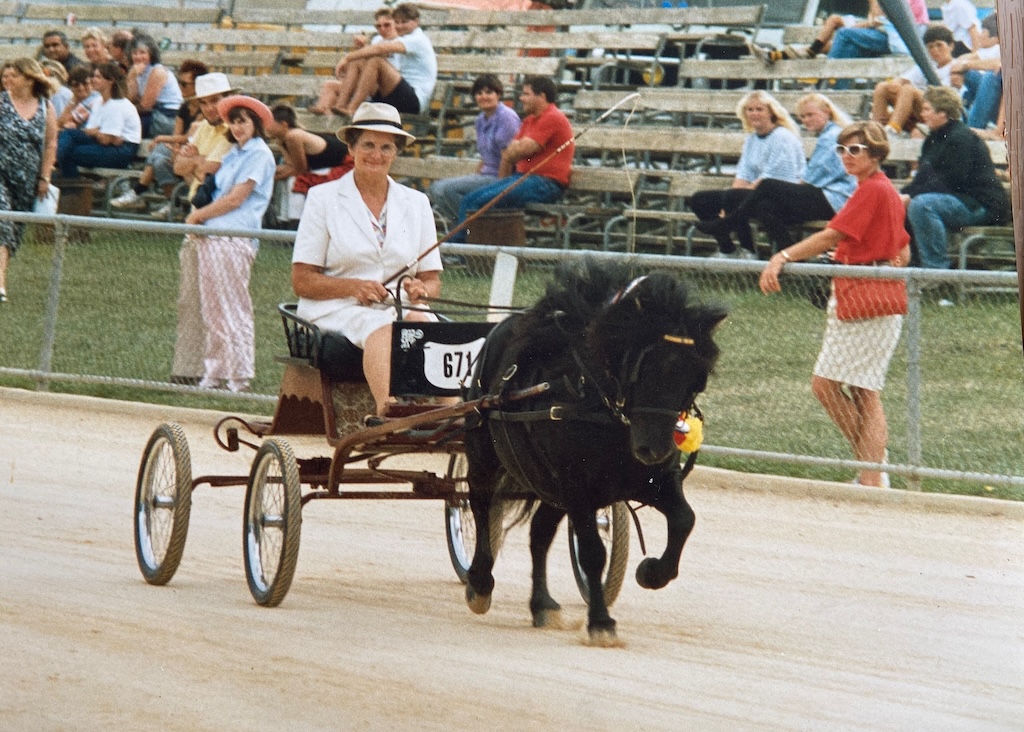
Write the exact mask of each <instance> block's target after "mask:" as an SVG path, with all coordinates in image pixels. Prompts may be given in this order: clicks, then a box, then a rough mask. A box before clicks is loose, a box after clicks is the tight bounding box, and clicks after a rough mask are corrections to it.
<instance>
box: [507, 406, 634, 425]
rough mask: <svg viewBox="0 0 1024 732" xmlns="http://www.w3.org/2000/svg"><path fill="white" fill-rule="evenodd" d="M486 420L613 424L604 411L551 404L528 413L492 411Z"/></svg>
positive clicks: (616, 420)
mask: <svg viewBox="0 0 1024 732" xmlns="http://www.w3.org/2000/svg"><path fill="white" fill-rule="evenodd" d="M487 418H488V419H493V420H496V421H498V422H542V421H551V422H561V421H564V420H572V421H574V422H595V423H598V424H615V423H616V422H618V421H619V420H618V419H614V418H613V417H612V415H611V414H609V413H607V412H604V411H593V410H592V409H591V410H587V411H583V410H580V409H579V408H578V407H577V406H576V405H575V404H552V405H551V406H550V407H549V408H547V409H535V410H531V411H528V412H502V411H500V410H494V411H491V412H488V413H487Z"/></svg>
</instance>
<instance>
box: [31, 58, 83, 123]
mask: <svg viewBox="0 0 1024 732" xmlns="http://www.w3.org/2000/svg"><path fill="white" fill-rule="evenodd" d="M39 66H40V67H42V69H43V73H44V74H46V76H47V78H49V79H50V81H52V82H53V87H54V92H53V94H51V95H50V103H51V104H52V105H53V111H54V113H56V114H57V115H60V113H61V112H63V111H64V108H65V107H67V106H68V104H70V103H71V99H72V98H73V97H74V94H72V93H71V89H70V88H68V72H67V70H66V69H65V68H64V66H63V65H61V64H59V63H57V62H56V61H51V60H50V59H48V58H44V59H43V60H42V61H40V62H39ZM79 68H81V67H79Z"/></svg>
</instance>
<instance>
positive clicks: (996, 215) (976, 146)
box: [902, 86, 1010, 269]
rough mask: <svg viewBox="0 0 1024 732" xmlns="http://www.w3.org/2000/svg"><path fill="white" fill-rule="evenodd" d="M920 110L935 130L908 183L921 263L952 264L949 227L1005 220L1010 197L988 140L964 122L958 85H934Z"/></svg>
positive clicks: (910, 218)
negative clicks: (1000, 178) (991, 153)
mask: <svg viewBox="0 0 1024 732" xmlns="http://www.w3.org/2000/svg"><path fill="white" fill-rule="evenodd" d="M921 115H922V117H923V118H924V122H925V124H926V125H928V128H929V129H930V130H931V132H930V133H929V134H928V137H927V138H925V141H924V144H923V145H922V146H921V157H920V159H919V160H918V165H917V173H916V174H915V175H914V178H913V180H912V181H911V182H910V184H909V185H907V186H906V187H905V188H904V189H903V196H902V198H903V203H904V205H906V206H907V221H908V222H909V223H910V228H911V233H912V235H913V241H914V253H915V258H916V263H917V264H919V265H920V266H922V267H929V268H934V269H946V268H948V267H949V254H948V246H949V244H948V232H950V231H956V230H958V229H960V228H962V227H964V226H990V225H1000V224H1003V223H1005V222H1006V221H1008V220H1009V217H1010V201H1009V198H1008V196H1007V194H1006V189H1005V188H1004V187H1003V184H1002V183H1001V182H1000V180H999V178H998V177H997V176H996V172H995V167H994V166H993V164H992V157H991V155H989V151H988V146H987V145H985V142H984V141H983V140H982V139H981V138H979V137H978V136H977V135H976V134H974V132H972V131H971V129H970V128H969V127H968V126H967V125H965V124H964V123H963V122H961V121H960V120H961V118H962V116H963V105H962V104H961V102H960V95H959V94H957V92H956V90H955V89H951V88H949V87H942V86H933V87H929V88H928V90H927V91H926V92H925V93H924V104H923V106H922V110H921Z"/></svg>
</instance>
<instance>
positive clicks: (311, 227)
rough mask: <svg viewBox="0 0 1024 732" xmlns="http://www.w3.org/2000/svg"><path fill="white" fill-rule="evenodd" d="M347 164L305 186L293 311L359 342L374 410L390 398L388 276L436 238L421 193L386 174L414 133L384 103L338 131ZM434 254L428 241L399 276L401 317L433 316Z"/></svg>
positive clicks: (437, 267) (393, 314)
mask: <svg viewBox="0 0 1024 732" xmlns="http://www.w3.org/2000/svg"><path fill="white" fill-rule="evenodd" d="M338 137H339V138H340V139H341V140H342V141H343V142H345V143H346V144H347V145H348V148H349V151H350V152H351V154H352V157H353V160H354V161H355V167H354V168H353V169H352V170H351V171H350V172H349V173H347V174H346V175H344V176H343V177H341V178H339V179H338V180H335V181H331V182H329V183H324V184H322V185H319V186H315V187H314V188H311V189H310V191H309V195H308V198H307V200H306V207H305V209H304V210H303V213H302V219H301V221H300V222H299V229H298V233H297V234H296V238H295V252H294V254H293V256H292V287H293V288H294V290H295V294H296V295H298V296H299V305H298V310H297V315H298V316H299V317H300V318H304V319H305V320H308V321H310V322H312V323H314V324H315V325H317V326H318V327H319V328H320V329H321V330H324V331H333V332H336V333H340V334H341V335H343V336H345V337H346V338H348V340H350V341H351V342H352V343H353V344H354V345H356V346H358V347H359V348H362V349H363V373H364V375H365V376H366V381H367V383H368V384H369V387H370V391H371V392H372V394H373V398H374V401H375V403H376V408H377V414H384V413H385V411H386V409H387V404H388V393H389V386H390V375H391V324H392V323H393V322H394V321H395V319H396V318H397V312H398V311H397V309H396V308H395V306H394V304H392V303H389V302H388V300H389V299H390V298H391V296H392V293H389V292H388V290H387V288H386V287H385V284H389V283H387V282H386V279H387V278H389V277H393V275H394V273H395V272H397V271H402V270H403V268H405V267H406V266H407V265H408V264H409V262H412V261H416V260H417V257H419V256H421V255H423V254H424V252H427V250H429V249H430V248H431V247H434V245H435V244H436V242H437V230H436V228H435V226H434V215H433V212H432V211H431V208H430V202H429V201H428V200H427V197H426V195H424V194H423V193H420V192H419V191H415V190H413V189H411V188H408V187H406V186H403V185H400V184H398V183H396V182H395V181H394V180H392V179H391V178H390V176H389V175H388V173H389V171H390V170H391V165H392V163H393V162H394V160H395V157H396V156H397V155H398V154H399V153H400V152H401V151H402V150H403V149H404V148H405V145H406V144H407V143H408V142H411V141H412V140H414V139H415V138H414V137H413V136H412V135H410V134H409V133H408V132H406V131H405V130H403V129H402V120H401V117H400V115H399V114H398V111H397V110H396V109H395V108H394V107H392V106H391V105H389V104H383V103H374V102H364V103H363V104H361V105H360V106H359V108H358V109H357V110H356V113H355V115H354V116H353V118H352V123H351V124H349V125H347V126H345V127H342V128H341V129H340V130H338ZM441 269H442V267H441V255H440V253H439V251H438V250H437V249H436V248H435V249H433V251H430V252H429V253H427V254H426V255H425V256H424V257H423V259H422V260H419V261H416V264H413V265H411V266H409V269H408V270H407V273H408V275H410V276H409V277H406V278H403V279H401V280H400V281H401V283H402V287H401V290H402V292H401V293H400V296H401V300H402V304H403V306H404V305H412V306H414V307H419V308H420V309H418V310H406V311H405V318H406V319H407V320H419V321H424V320H431V321H432V320H436V318H435V317H434V316H433V315H432V314H431V313H429V312H425V311H424V310H423V305H424V301H425V300H427V299H430V298H436V297H438V296H439V295H440V293H441V279H440V272H441Z"/></svg>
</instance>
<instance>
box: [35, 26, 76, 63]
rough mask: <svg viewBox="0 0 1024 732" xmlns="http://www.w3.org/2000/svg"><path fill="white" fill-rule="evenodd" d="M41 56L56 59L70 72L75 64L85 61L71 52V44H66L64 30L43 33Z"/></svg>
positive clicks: (66, 39) (66, 38)
mask: <svg viewBox="0 0 1024 732" xmlns="http://www.w3.org/2000/svg"><path fill="white" fill-rule="evenodd" d="M42 55H43V58H48V59H50V60H51V61H56V62H57V63H59V64H60V65H61V66H63V67H64V70H65V71H68V72H70V71H71V69H73V68H75V67H76V66H81V65H82V64H84V63H85V62H84V61H83V60H82V59H80V58H78V56H76V55H75V54H73V53H71V46H69V45H68V37H67V34H66V33H64V31H60V30H48V31H46V33H44V34H43V54H42Z"/></svg>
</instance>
